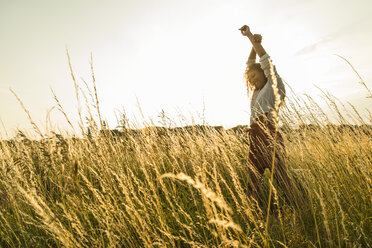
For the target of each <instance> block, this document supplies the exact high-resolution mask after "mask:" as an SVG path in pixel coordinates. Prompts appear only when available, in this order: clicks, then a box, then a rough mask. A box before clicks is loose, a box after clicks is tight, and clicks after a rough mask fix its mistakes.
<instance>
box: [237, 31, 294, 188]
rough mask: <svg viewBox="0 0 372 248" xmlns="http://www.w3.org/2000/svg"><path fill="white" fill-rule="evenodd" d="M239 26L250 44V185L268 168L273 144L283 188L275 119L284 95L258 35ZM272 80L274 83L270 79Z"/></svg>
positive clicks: (285, 181) (284, 173) (279, 138)
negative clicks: (257, 60)
mask: <svg viewBox="0 0 372 248" xmlns="http://www.w3.org/2000/svg"><path fill="white" fill-rule="evenodd" d="M239 30H240V31H241V33H242V35H244V36H247V37H248V38H249V40H250V41H251V43H252V46H253V47H252V50H251V53H250V55H249V58H248V61H247V69H246V71H245V78H246V83H247V89H248V92H249V93H250V92H253V94H252V99H251V117H250V128H249V129H248V135H249V141H250V151H249V162H250V164H251V165H252V166H253V168H251V170H250V176H251V187H252V190H254V191H257V189H258V184H259V179H260V178H261V176H262V174H263V173H264V172H265V169H266V168H268V169H270V170H271V167H272V160H273V154H274V145H275V159H274V163H275V165H274V168H275V174H274V175H275V178H276V179H277V182H278V183H279V185H280V186H281V187H284V188H287V187H286V186H288V185H289V179H288V176H287V171H286V167H285V161H284V159H285V147H284V143H283V138H282V136H281V134H280V133H279V131H278V129H277V125H278V124H277V121H276V120H275V118H277V117H276V116H277V113H278V109H279V106H280V104H281V103H282V101H283V100H284V97H285V87H284V84H283V81H282V79H281V78H280V76H279V75H278V73H277V71H276V69H275V66H272V69H270V62H271V61H269V59H270V57H269V55H268V54H267V53H266V51H265V49H264V48H263V46H262V44H261V41H262V36H261V35H258V34H255V35H253V34H252V33H251V31H250V29H249V27H248V26H247V25H244V26H243V27H241V28H240V29H239ZM256 54H258V56H259V57H260V63H256ZM271 72H272V73H273V75H272V74H271ZM275 81H276V83H274V82H275ZM275 85H276V89H275ZM274 89H275V90H274ZM275 138H276V139H275ZM274 140H275V142H274ZM252 169H253V170H252Z"/></svg>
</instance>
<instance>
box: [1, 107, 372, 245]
mask: <svg viewBox="0 0 372 248" xmlns="http://www.w3.org/2000/svg"><path fill="white" fill-rule="evenodd" d="M283 112H284V113H285V111H283ZM284 127H287V126H286V125H284V126H283V130H282V131H281V132H282V134H283V136H284V139H285V144H286V148H287V166H288V170H289V174H290V177H291V179H292V185H291V192H290V194H288V193H287V194H286V192H284V191H283V190H282V189H281V188H279V187H276V183H275V181H274V183H273V188H272V199H271V202H272V203H273V204H272V206H271V207H270V211H268V201H269V199H268V197H269V193H270V183H269V181H270V176H269V174H270V172H269V171H267V172H266V173H265V176H264V178H263V180H262V181H263V182H262V185H261V187H260V192H259V195H258V196H255V197H253V196H252V195H251V194H250V192H249V191H248V190H247V189H248V187H247V184H248V183H249V178H248V174H247V171H248V170H249V166H248V164H247V155H248V152H247V151H248V150H249V144H248V143H247V140H246V137H245V134H244V133H243V132H239V130H235V132H233V131H232V130H227V131H226V130H221V129H219V130H216V129H214V128H204V129H200V128H199V129H197V128H194V129H192V128H191V129H190V128H189V129H175V130H171V129H166V128H160V129H159V128H154V127H149V128H145V129H142V130H141V131H137V132H130V131H128V130H127V131H126V132H124V133H122V134H121V135H120V136H116V137H113V136H111V135H108V134H106V135H102V133H101V135H99V134H97V135H95V133H94V132H93V133H92V134H91V135H90V136H87V137H85V138H79V139H77V138H68V137H62V136H59V135H54V136H50V137H49V138H48V139H43V140H41V141H40V140H39V141H35V140H31V139H29V138H27V137H26V136H23V135H22V134H20V135H19V136H18V138H17V139H13V140H8V141H5V140H3V141H1V149H0V155H1V157H0V159H1V167H0V194H1V195H0V205H1V207H0V226H1V228H0V244H1V246H2V247H19V246H21V247H36V246H38V247H47V246H52V247H118V246H119V247H218V246H221V247H261V246H270V247H273V246H275V247H281V246H284V247H285V246H287V247H369V245H370V244H371V242H372V235H371V232H370V230H371V227H372V225H371V224H372V218H371V217H372V205H371V161H372V145H371V144H372V143H371V129H370V127H369V126H367V125H364V126H359V127H355V126H354V128H353V129H351V128H350V127H348V126H344V127H343V128H342V127H339V126H332V125H328V126H311V125H303V126H302V127H301V128H300V129H293V128H288V127H287V128H284ZM159 130H160V131H159ZM285 195H286V196H285ZM268 215H269V217H268V218H267V216H268Z"/></svg>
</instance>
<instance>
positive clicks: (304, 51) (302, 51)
mask: <svg viewBox="0 0 372 248" xmlns="http://www.w3.org/2000/svg"><path fill="white" fill-rule="evenodd" d="M333 39H334V35H327V36H326V37H324V38H323V39H321V40H320V41H317V42H315V43H314V44H311V45H309V46H305V47H303V48H301V49H300V50H298V51H297V52H295V53H294V54H293V56H302V55H306V54H309V53H312V52H314V51H316V49H317V48H318V47H319V46H320V45H322V44H324V43H327V42H330V41H331V40H333Z"/></svg>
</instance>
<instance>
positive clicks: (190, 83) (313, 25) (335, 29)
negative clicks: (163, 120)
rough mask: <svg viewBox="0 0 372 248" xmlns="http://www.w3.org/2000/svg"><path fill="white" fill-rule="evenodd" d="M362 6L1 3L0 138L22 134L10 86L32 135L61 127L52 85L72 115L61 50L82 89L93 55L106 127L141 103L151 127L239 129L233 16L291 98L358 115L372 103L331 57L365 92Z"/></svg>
mask: <svg viewBox="0 0 372 248" xmlns="http://www.w3.org/2000/svg"><path fill="white" fill-rule="evenodd" d="M371 9H372V2H371V1H368V0H355V1H340V0H337V1H335V0H313V1H310V0H262V1H253V0H231V1H226V0H225V1H221V0H213V1H212V0H188V1H184V0H182V1H181V0H156V1H155V0H121V1H116V0H107V1H98V0H89V1H88V0H74V1H73V0H64V1H56V0H44V1H42V0H27V1H26V0H24V1H21V0H9V1H7V0H0V33H1V35H0V44H1V46H0V55H1V56H0V120H1V122H0V135H1V136H2V137H7V136H8V137H9V136H12V135H14V133H15V132H16V130H17V129H22V130H26V131H30V130H32V127H31V124H30V121H29V120H28V117H27V114H26V113H25V112H24V111H23V110H22V107H21V105H20V104H19V103H18V101H17V99H16V97H15V96H14V95H13V94H12V93H11V91H10V89H12V90H13V91H14V92H15V93H16V94H17V95H18V97H19V98H20V99H21V100H22V102H23V104H24V106H25V107H26V108H27V110H28V111H29V113H30V115H31V117H32V119H33V121H34V122H35V123H36V124H37V125H38V126H39V127H40V129H42V130H43V131H44V130H45V131H46V130H50V129H52V130H58V129H62V130H63V129H65V128H66V127H67V126H68V124H67V122H66V121H65V120H64V118H63V115H62V114H61V113H60V112H59V111H58V109H57V108H56V107H55V106H56V103H55V101H54V99H53V95H52V93H51V89H53V91H54V92H55V93H56V95H57V97H58V99H59V101H60V103H61V105H62V106H63V108H64V110H65V112H66V113H67V115H68V116H69V118H70V119H71V120H72V121H73V122H76V121H77V120H78V114H77V109H78V103H77V101H76V97H75V88H74V83H73V81H72V79H71V75H70V71H69V65H68V61H67V56H66V47H67V48H68V50H69V54H70V57H71V64H72V68H73V70H74V75H75V77H76V79H77V82H78V84H79V85H80V86H81V87H82V88H84V87H85V86H84V83H83V81H82V80H83V79H84V80H85V81H86V82H87V83H88V84H89V85H90V86H91V82H92V77H91V73H90V56H91V53H92V56H93V66H94V73H95V79H96V85H97V93H98V97H99V101H100V107H101V112H102V116H103V118H104V119H105V120H106V121H107V123H108V124H109V126H110V128H115V127H116V126H117V125H118V124H117V116H118V115H119V113H120V112H124V111H125V112H126V114H127V116H128V118H129V119H130V120H136V121H137V122H138V123H142V124H143V119H141V118H142V117H141V114H140V110H141V112H142V114H143V116H144V119H145V120H147V122H149V120H152V121H153V124H154V125H160V117H159V113H160V112H161V111H162V110H164V112H165V114H166V115H167V116H169V117H170V118H173V119H175V120H176V119H177V120H178V121H179V124H182V123H184V124H191V123H192V121H193V118H194V120H195V122H200V120H201V119H205V120H206V122H207V123H208V124H210V125H223V126H225V127H232V126H235V125H239V124H241V125H247V124H249V114H250V113H249V99H248V97H247V94H246V88H245V83H244V78H243V73H244V70H245V62H246V60H247V58H248V55H249V52H250V49H251V44H250V42H249V40H248V39H247V38H246V37H243V36H242V35H241V34H240V32H239V31H238V28H240V27H241V26H242V25H244V24H247V25H249V26H250V28H251V31H252V32H253V33H259V34H261V35H262V36H263V43H262V44H263V46H264V48H265V49H266V51H267V53H268V54H269V55H270V56H271V58H272V60H273V63H274V64H275V66H276V68H277V71H278V73H279V74H280V76H281V77H282V78H283V79H284V80H285V82H286V83H287V84H288V85H289V86H290V87H291V88H292V89H293V91H294V92H295V93H296V94H308V95H310V96H312V97H314V98H315V99H321V96H320V95H321V92H320V90H319V89H318V88H317V87H320V88H321V89H323V90H325V91H328V92H329V93H331V94H333V95H334V96H336V97H337V98H339V99H340V100H342V101H345V102H346V101H347V102H350V103H352V104H353V105H354V106H355V107H356V108H357V109H358V110H360V112H361V113H362V114H364V113H367V112H368V110H371V107H372V103H371V102H372V99H371V98H366V96H367V93H368V92H367V91H366V90H365V88H364V87H363V86H362V85H361V84H360V83H359V81H360V80H359V78H358V77H357V75H356V74H355V73H354V72H353V70H352V69H351V68H350V66H349V65H348V64H347V63H346V62H345V61H343V60H342V59H340V58H339V57H337V56H336V55H335V54H337V55H341V56H343V57H345V58H346V59H348V60H349V61H350V62H351V63H352V65H353V66H354V67H355V68H356V69H357V71H358V72H359V74H360V75H361V76H362V78H363V79H364V81H365V83H366V84H367V86H368V87H370V88H372V83H371V81H372V71H371V70H370V68H371V66H372V61H371V59H370V55H371V54H372V35H371V32H372V31H371V30H372V16H371V15H370V10H371ZM80 97H82V96H81V95H80ZM82 104H84V99H82ZM181 115H182V116H183V117H180V116H181ZM183 119H184V122H182V120H183ZM47 120H50V121H49V122H48V121H47Z"/></svg>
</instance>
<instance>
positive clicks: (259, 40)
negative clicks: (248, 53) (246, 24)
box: [253, 34, 262, 43]
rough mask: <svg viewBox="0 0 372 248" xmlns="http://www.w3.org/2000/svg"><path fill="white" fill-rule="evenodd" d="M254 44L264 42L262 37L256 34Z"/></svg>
mask: <svg viewBox="0 0 372 248" xmlns="http://www.w3.org/2000/svg"><path fill="white" fill-rule="evenodd" d="M253 42H255V43H261V42H262V35H260V34H254V35H253Z"/></svg>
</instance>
